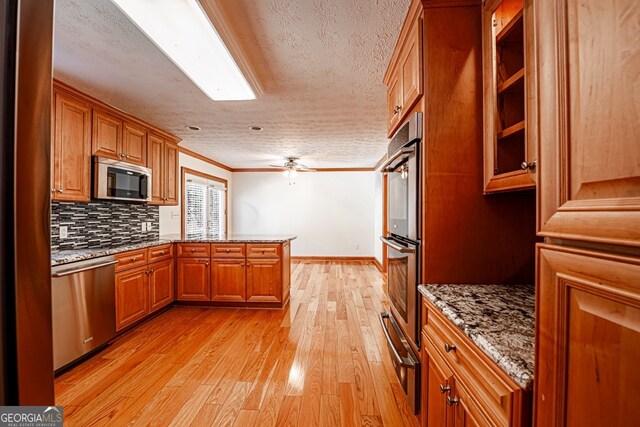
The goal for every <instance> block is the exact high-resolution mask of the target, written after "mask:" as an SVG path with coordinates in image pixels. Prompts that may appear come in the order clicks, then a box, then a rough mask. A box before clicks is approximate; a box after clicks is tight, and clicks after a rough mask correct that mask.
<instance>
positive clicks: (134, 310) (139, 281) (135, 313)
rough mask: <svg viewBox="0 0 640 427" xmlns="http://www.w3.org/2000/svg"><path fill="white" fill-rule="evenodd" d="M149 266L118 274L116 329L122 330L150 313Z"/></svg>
mask: <svg viewBox="0 0 640 427" xmlns="http://www.w3.org/2000/svg"><path fill="white" fill-rule="evenodd" d="M147 272H148V269H147V267H146V266H145V267H140V268H136V269H135V270H129V271H125V272H122V273H117V274H116V329H117V330H120V329H122V328H124V327H125V326H128V325H130V324H132V323H134V322H136V321H137V320H140V319H142V318H143V317H145V316H146V315H147V314H148V313H149V292H148V289H149V286H148V284H149V278H148V273H147Z"/></svg>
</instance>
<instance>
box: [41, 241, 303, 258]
mask: <svg viewBox="0 0 640 427" xmlns="http://www.w3.org/2000/svg"><path fill="white" fill-rule="evenodd" d="M296 238H297V236H295V235H293V234H229V235H223V236H207V235H197V236H185V237H182V236H181V235H179V234H175V235H166V236H160V237H159V238H158V239H153V240H147V241H144V242H139V243H133V244H127V245H121V246H113V247H107V248H88V249H72V250H64V251H52V252H51V266H54V265H60V264H68V263H70V262H76V261H82V260H86V259H91V258H98V257H101V256H107V255H113V254H117V253H120V252H126V251H132V250H135V249H144V248H150V247H153V246H159V245H165V244H169V243H187V242H188V243H196V242H197V243H284V242H288V241H291V240H295V239H296Z"/></svg>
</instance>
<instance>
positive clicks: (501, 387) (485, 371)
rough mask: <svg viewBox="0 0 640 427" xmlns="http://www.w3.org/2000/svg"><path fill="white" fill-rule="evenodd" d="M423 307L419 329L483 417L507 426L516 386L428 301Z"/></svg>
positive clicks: (496, 423)
mask: <svg viewBox="0 0 640 427" xmlns="http://www.w3.org/2000/svg"><path fill="white" fill-rule="evenodd" d="M423 301H424V299H423ZM425 307H426V309H427V310H428V312H427V316H426V325H425V326H424V328H423V331H424V333H425V335H426V336H427V338H428V339H429V340H430V341H431V343H432V344H433V347H434V348H435V349H436V351H437V352H438V353H439V354H440V356H441V357H442V358H443V359H444V360H445V361H446V362H447V363H448V364H449V366H450V367H451V369H452V370H453V372H454V375H455V376H456V378H458V380H459V381H460V382H462V383H464V384H465V385H466V388H467V389H470V390H473V391H474V397H475V398H476V399H477V400H478V402H480V403H481V407H482V408H483V410H484V411H485V412H486V415H487V417H488V418H489V419H491V420H492V421H493V423H495V425H505V426H506V425H509V420H510V419H511V418H512V416H513V415H514V414H513V413H512V412H513V406H514V403H515V402H514V392H516V391H519V390H520V388H519V387H518V386H517V384H515V383H512V382H511V381H510V379H509V378H508V376H507V374H506V373H504V372H502V371H501V370H500V368H498V367H497V366H496V365H495V364H494V363H493V362H492V361H491V360H489V359H488V358H487V356H486V355H484V354H481V351H480V350H479V349H477V348H475V345H474V344H473V343H472V342H471V341H470V340H469V339H468V338H467V337H466V336H464V335H463V334H462V333H461V332H459V331H456V330H454V326H453V325H452V324H451V322H449V320H447V319H446V318H445V317H444V316H443V315H442V314H441V313H440V312H438V310H437V309H435V308H433V307H432V305H431V304H430V303H428V302H426V304H425V305H424V306H423V309H424V308H425ZM453 346H455V348H452V347H453ZM447 348H448V351H447Z"/></svg>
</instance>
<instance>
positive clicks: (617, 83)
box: [536, 0, 640, 247]
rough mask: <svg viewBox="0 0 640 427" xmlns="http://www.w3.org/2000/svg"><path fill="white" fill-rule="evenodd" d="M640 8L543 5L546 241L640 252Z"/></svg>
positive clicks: (577, 1)
mask: <svg viewBox="0 0 640 427" xmlns="http://www.w3.org/2000/svg"><path fill="white" fill-rule="evenodd" d="M637 5H638V3H637V1H636V0H612V1H610V2H607V3H606V5H605V4H599V3H597V2H596V3H594V2H588V1H584V0H542V1H536V9H537V10H536V20H537V21H536V27H537V28H539V29H540V30H539V31H537V45H536V47H537V53H538V60H537V62H536V63H537V66H538V73H539V75H540V76H544V77H545V84H544V85H540V88H539V91H538V92H539V97H538V99H539V102H540V108H539V113H540V116H539V129H540V141H541V146H540V161H541V162H542V163H541V168H540V171H539V174H540V179H541V182H542V185H541V187H540V192H541V195H540V199H539V206H538V218H539V232H540V233H539V234H540V235H542V236H545V237H556V238H563V239H578V240H585V241H590V242H600V243H612V244H620V245H630V246H636V247H638V246H640V162H638V159H639V158H640V144H639V143H638V135H640V108H639V107H638V94H637V92H636V91H635V90H630V88H633V87H637V79H638V66H637V63H636V62H634V61H635V58H637V57H638V55H639V54H640V43H638V38H637V33H638V31H637V27H636V23H637V22H638V20H639V19H640V9H639V8H638V7H637ZM622 11H624V13H623V12H622ZM602 64H608V65H607V66H602Z"/></svg>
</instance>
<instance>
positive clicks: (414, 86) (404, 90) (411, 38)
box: [384, 8, 423, 137]
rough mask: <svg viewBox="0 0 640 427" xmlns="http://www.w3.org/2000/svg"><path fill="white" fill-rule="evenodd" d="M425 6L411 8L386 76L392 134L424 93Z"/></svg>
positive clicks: (389, 126) (390, 130)
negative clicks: (423, 42) (423, 44)
mask: <svg viewBox="0 0 640 427" xmlns="http://www.w3.org/2000/svg"><path fill="white" fill-rule="evenodd" d="M422 76H423V70H422V10H421V9H420V8H411V9H410V11H409V14H408V15H407V18H406V20H405V24H404V25H403V29H402V32H401V33H400V37H399V39H398V43H397V44H396V48H395V50H394V53H393V56H392V59H391V63H390V64H389V68H388V69H387V72H386V74H385V77H384V83H385V84H386V85H387V135H388V136H389V137H391V136H392V135H393V133H394V132H395V131H396V129H397V128H398V125H399V124H400V123H402V121H403V120H404V119H405V118H406V117H407V115H408V113H409V112H410V111H411V109H412V108H413V106H414V105H415V104H416V102H417V101H418V99H420V97H421V96H422V93H423V86H422V79H423V77H422Z"/></svg>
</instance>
